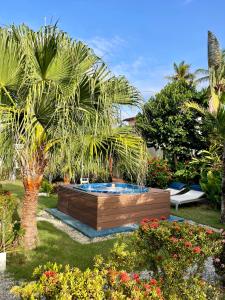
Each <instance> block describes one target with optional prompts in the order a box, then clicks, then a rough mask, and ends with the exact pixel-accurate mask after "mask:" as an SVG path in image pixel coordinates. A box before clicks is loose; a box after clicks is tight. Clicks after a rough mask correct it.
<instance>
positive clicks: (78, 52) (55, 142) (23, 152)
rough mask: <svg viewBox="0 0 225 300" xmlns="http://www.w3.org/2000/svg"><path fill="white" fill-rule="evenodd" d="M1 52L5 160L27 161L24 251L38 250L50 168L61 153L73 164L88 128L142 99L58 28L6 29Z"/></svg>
mask: <svg viewBox="0 0 225 300" xmlns="http://www.w3.org/2000/svg"><path fill="white" fill-rule="evenodd" d="M0 53H1V55H0V118H1V132H0V144H1V147H0V148H1V150H0V151H1V153H0V157H1V158H2V161H3V162H4V163H5V164H7V165H8V166H11V165H12V160H15V159H16V160H17V161H18V163H19V164H20V168H21V175H22V181H23V185H24V189H25V195H24V199H23V205H22V213H21V225H22V228H23V229H24V231H25V234H24V246H25V247H26V248H28V249H31V248H33V247H35V246H36V243H37V224H36V210H37V200H38V191H39V188H40V185H41V181H42V178H43V174H44V171H45V169H46V166H47V165H48V164H49V162H50V161H52V162H53V161H55V162H57V161H58V160H59V156H61V155H63V156H64V157H66V163H67V165H70V162H71V163H72V162H73V157H72V156H73V153H72V152H71V149H73V148H74V144H76V143H77V140H78V141H79V139H80V138H81V137H82V135H81V133H80V129H81V128H83V131H84V130H85V128H86V127H91V126H92V127H93V128H95V126H96V124H101V126H102V127H103V126H104V125H106V126H107V127H108V128H111V127H112V126H113V123H114V116H116V112H117V110H118V106H119V105H120V104H136V103H137V102H138V100H139V98H140V97H139V93H138V92H137V91H136V89H134V88H133V87H132V86H130V85H129V83H128V82H127V80H126V79H125V78H122V77H120V78H116V77H114V76H112V75H110V73H109V70H108V69H107V67H106V65H105V64H104V63H103V62H102V61H101V60H100V59H99V58H98V57H97V56H96V55H95V54H94V53H93V51H92V50H91V49H90V48H89V47H88V46H86V45H85V44H83V43H81V42H77V41H73V40H71V38H70V37H69V36H68V35H67V34H65V33H64V32H62V31H60V30H58V28H57V27H56V26H45V27H43V28H41V29H40V30H39V31H37V32H34V31H33V30H31V29H29V28H28V27H26V26H24V25H23V26H20V27H15V26H12V27H11V28H8V27H7V28H0ZM79 143H80V142H79ZM82 151H83V149H82V148H80V153H82ZM60 159H61V158H60Z"/></svg>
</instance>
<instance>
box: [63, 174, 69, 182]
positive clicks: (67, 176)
mask: <svg viewBox="0 0 225 300" xmlns="http://www.w3.org/2000/svg"><path fill="white" fill-rule="evenodd" d="M63 183H64V184H70V176H69V174H68V173H65V174H64V176H63Z"/></svg>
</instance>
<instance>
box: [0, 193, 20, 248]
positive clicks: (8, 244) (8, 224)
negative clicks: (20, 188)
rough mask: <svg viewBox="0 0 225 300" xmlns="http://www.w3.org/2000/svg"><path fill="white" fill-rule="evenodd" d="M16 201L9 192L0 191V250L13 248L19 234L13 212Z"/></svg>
mask: <svg viewBox="0 0 225 300" xmlns="http://www.w3.org/2000/svg"><path fill="white" fill-rule="evenodd" d="M17 207H18V201H17V199H16V198H15V197H13V196H12V195H11V193H10V192H8V191H4V190H1V191H0V252H3V251H10V250H11V249H12V248H14V247H15V246H16V245H17V243H18V241H19V237H20V236H21V233H22V232H21V230H20V229H19V224H18V221H15V218H14V216H15V214H16V211H17Z"/></svg>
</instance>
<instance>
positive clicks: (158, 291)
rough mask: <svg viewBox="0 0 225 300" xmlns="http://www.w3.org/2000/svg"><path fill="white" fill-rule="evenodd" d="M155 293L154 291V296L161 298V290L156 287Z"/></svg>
mask: <svg viewBox="0 0 225 300" xmlns="http://www.w3.org/2000/svg"><path fill="white" fill-rule="evenodd" d="M155 291H156V294H157V295H158V296H159V297H160V296H161V289H160V288H159V287H157V288H156V289H155Z"/></svg>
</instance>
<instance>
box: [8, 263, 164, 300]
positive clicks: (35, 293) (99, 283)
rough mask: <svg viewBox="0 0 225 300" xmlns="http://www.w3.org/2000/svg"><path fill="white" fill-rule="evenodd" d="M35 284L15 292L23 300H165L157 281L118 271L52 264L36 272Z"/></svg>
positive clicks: (32, 283) (17, 289)
mask: <svg viewBox="0 0 225 300" xmlns="http://www.w3.org/2000/svg"><path fill="white" fill-rule="evenodd" d="M33 276H34V279H35V281H33V282H31V283H27V284H23V285H22V286H20V287H19V286H17V287H14V288H13V289H12V292H13V293H14V295H16V296H19V297H20V299H27V300H28V299H30V300H33V299H42V298H44V299H62V300H63V299H65V300H67V299H71V300H72V299H96V300H101V299H102V300H103V299H109V300H110V299H114V300H121V299H131V300H135V299H140V300H144V299H148V300H162V299H163V297H162V294H161V290H160V287H159V286H158V283H157V281H153V280H151V281H150V282H149V280H143V279H142V280H141V279H140V276H139V275H138V274H135V275H134V276H130V275H129V274H127V273H126V272H125V271H123V272H121V271H116V270H115V269H98V268H94V269H93V270H90V269H87V270H86V271H84V272H82V271H80V270H79V269H78V268H71V267H69V266H65V267H64V268H63V267H62V266H61V265H57V264H53V263H48V264H46V265H45V266H40V267H38V268H37V269H35V270H34V273H33Z"/></svg>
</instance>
